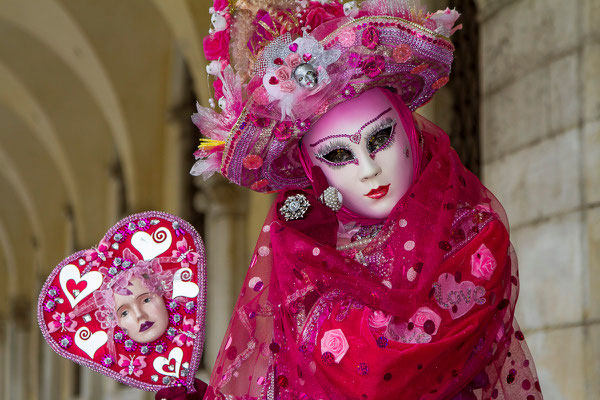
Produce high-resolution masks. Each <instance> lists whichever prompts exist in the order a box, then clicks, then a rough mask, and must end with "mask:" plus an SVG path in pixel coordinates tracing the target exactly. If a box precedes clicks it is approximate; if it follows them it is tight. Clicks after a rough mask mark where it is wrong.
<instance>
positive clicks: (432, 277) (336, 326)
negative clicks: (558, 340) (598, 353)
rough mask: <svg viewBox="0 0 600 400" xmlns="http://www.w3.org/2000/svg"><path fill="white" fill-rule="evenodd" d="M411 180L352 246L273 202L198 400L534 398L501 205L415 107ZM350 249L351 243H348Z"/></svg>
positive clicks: (333, 224)
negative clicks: (284, 213)
mask: <svg viewBox="0 0 600 400" xmlns="http://www.w3.org/2000/svg"><path fill="white" fill-rule="evenodd" d="M414 122H415V126H416V128H417V129H416V135H417V136H416V138H417V139H418V140H415V143H416V144H415V146H416V149H413V152H418V155H419V156H420V160H421V161H420V165H419V166H418V174H417V178H416V180H415V182H414V183H413V185H412V186H411V188H410V189H409V191H408V192H407V193H406V195H405V196H404V197H403V198H402V199H401V200H400V201H399V202H398V204H397V205H396V206H395V208H394V209H393V211H392V212H391V214H390V216H389V217H388V218H387V220H386V221H385V223H384V224H383V227H382V228H381V230H380V231H379V233H377V235H376V236H375V237H374V239H373V240H372V241H371V242H370V243H369V244H368V245H367V247H366V248H364V249H363V250H362V252H361V254H360V260H361V263H359V262H357V261H356V259H358V257H356V254H353V253H352V252H351V251H338V250H336V249H335V246H334V244H335V234H336V232H337V221H336V218H335V216H334V215H333V213H332V212H329V211H328V209H326V208H325V207H324V206H320V205H319V203H318V202H317V201H316V200H315V198H314V196H312V195H311V194H310V193H308V192H306V193H305V194H306V196H307V197H308V199H309V201H310V203H311V206H310V207H309V209H308V212H307V215H306V218H305V219H304V220H299V221H298V222H293V221H289V222H286V221H285V220H284V219H283V218H282V217H281V216H280V215H279V213H278V211H277V210H278V208H279V206H278V203H279V204H281V202H282V201H283V200H284V199H285V194H281V195H280V197H279V199H278V200H277V201H276V202H275V204H274V206H273V207H272V209H271V211H270V212H269V215H268V216H267V219H266V222H265V224H264V226H263V228H262V232H261V234H260V237H259V239H258V243H257V245H256V250H255V253H254V256H253V259H252V263H251V265H250V267H249V269H248V273H247V276H246V279H245V282H244V285H243V288H242V291H241V293H240V296H239V299H238V301H237V304H236V306H235V310H234V312H233V316H232V318H231V322H230V325H229V328H228V330H227V332H226V334H225V337H224V340H223V344H222V345H221V348H220V352H219V355H218V358H217V361H216V364H215V366H214V369H213V373H212V376H211V379H210V386H209V389H208V391H207V394H206V395H205V398H206V399H214V398H219V399H221V398H222V399H315V400H316V399H328V400H338V399H410V400H413V399H453V398H456V399H481V398H485V399H489V398H493V399H527V400H532V399H541V398H542V394H541V392H540V390H539V383H538V381H537V376H536V373H535V368H534V366H533V361H532V358H531V355H530V354H529V351H528V349H527V345H526V343H525V341H524V338H523V334H522V333H521V332H520V331H519V328H518V326H517V324H516V321H515V320H514V318H513V317H514V308H515V303H516V300H517V295H518V289H519V278H518V272H517V260H516V257H515V254H514V251H513V248H512V246H511V245H510V241H509V236H508V223H507V220H506V215H505V213H504V210H503V209H502V206H501V205H500V204H499V202H498V201H497V200H496V199H495V197H494V196H493V195H492V194H491V193H490V191H488V190H487V189H486V188H485V187H484V186H483V185H482V184H481V183H480V182H479V180H478V179H477V177H475V176H474V175H473V174H472V173H470V172H469V171H468V170H466V169H465V168H464V166H463V165H462V164H461V163H460V160H459V159H458V156H457V154H456V153H455V151H454V150H453V149H452V148H451V147H450V144H449V139H448V136H447V135H446V134H445V133H444V132H443V131H442V130H441V129H439V128H438V127H436V126H435V125H433V124H432V123H430V122H428V121H427V120H425V119H424V118H422V117H420V116H419V115H416V114H414ZM354 253H356V251H354Z"/></svg>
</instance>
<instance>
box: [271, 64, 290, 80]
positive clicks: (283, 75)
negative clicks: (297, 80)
mask: <svg viewBox="0 0 600 400" xmlns="http://www.w3.org/2000/svg"><path fill="white" fill-rule="evenodd" d="M275 76H276V77H277V79H279V80H280V81H287V80H288V79H290V78H291V77H292V69H291V68H290V67H287V66H285V65H284V66H281V67H279V68H277V71H275Z"/></svg>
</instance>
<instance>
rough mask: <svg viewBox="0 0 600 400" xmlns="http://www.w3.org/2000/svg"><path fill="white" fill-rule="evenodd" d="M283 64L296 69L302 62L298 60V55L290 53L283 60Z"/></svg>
mask: <svg viewBox="0 0 600 400" xmlns="http://www.w3.org/2000/svg"><path fill="white" fill-rule="evenodd" d="M285 63H286V64H287V65H288V67H290V68H296V67H297V66H298V65H300V64H302V60H301V59H300V55H298V54H296V53H292V54H289V55H288V56H287V57H286V58H285Z"/></svg>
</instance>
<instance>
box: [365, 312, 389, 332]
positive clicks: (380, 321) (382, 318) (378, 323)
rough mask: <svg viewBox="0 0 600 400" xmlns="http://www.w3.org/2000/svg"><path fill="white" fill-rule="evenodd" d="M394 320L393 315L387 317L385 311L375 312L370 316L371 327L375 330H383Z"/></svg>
mask: <svg viewBox="0 0 600 400" xmlns="http://www.w3.org/2000/svg"><path fill="white" fill-rule="evenodd" d="M391 320H392V316H391V315H387V314H386V313H384V312H383V311H379V310H376V311H373V314H371V315H370V316H369V326H370V327H371V328H373V329H379V328H383V327H386V326H388V325H389V323H390V321H391Z"/></svg>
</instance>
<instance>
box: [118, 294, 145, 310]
mask: <svg viewBox="0 0 600 400" xmlns="http://www.w3.org/2000/svg"><path fill="white" fill-rule="evenodd" d="M148 293H150V292H146V293H142V294H140V295H139V296H138V297H136V298H135V299H136V300H137V299H139V298H140V297H142V296H145V295H147V294H148ZM123 306H125V304H121V305H120V306H119V308H117V314H118V313H119V310H120V309H121V307H123Z"/></svg>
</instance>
